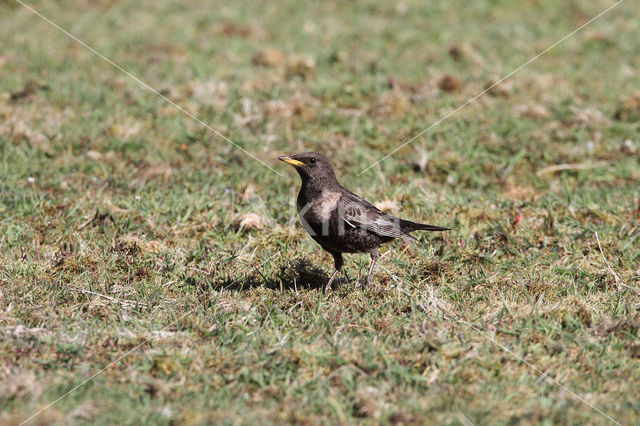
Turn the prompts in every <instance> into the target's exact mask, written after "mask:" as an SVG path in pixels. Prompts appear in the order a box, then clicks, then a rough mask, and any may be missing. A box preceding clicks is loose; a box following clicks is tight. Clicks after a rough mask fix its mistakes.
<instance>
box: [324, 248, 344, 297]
mask: <svg viewBox="0 0 640 426" xmlns="http://www.w3.org/2000/svg"><path fill="white" fill-rule="evenodd" d="M331 255H332V256H333V264H334V266H335V271H333V274H331V278H329V282H328V283H327V285H326V286H325V287H324V292H325V293H327V292H328V291H329V290H331V284H333V280H334V279H335V278H336V275H338V272H340V269H342V265H343V264H344V261H343V260H342V253H336V252H331Z"/></svg>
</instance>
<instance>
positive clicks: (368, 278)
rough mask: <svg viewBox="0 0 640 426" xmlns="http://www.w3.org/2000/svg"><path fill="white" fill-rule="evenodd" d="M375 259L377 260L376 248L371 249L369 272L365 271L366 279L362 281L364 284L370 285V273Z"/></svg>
mask: <svg viewBox="0 0 640 426" xmlns="http://www.w3.org/2000/svg"><path fill="white" fill-rule="evenodd" d="M376 260H378V249H377V248H376V249H373V250H372V251H371V264H370V265H369V272H368V273H367V279H366V281H365V282H364V285H366V286H370V285H371V273H372V272H373V267H374V266H375V265H376Z"/></svg>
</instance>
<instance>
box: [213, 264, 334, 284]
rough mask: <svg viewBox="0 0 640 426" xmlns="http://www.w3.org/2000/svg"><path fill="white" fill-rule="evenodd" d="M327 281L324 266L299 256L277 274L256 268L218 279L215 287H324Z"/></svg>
mask: <svg viewBox="0 0 640 426" xmlns="http://www.w3.org/2000/svg"><path fill="white" fill-rule="evenodd" d="M327 281H329V276H328V275H327V274H326V273H325V271H324V270H323V269H322V268H319V267H317V266H314V265H313V264H312V263H311V262H309V261H308V260H307V259H304V258H298V259H292V260H290V261H288V262H287V263H285V264H284V265H282V266H281V267H280V271H279V272H277V273H275V274H272V275H266V274H264V273H262V272H260V271H259V270H258V269H257V268H256V269H255V270H254V271H253V272H252V273H250V274H248V275H245V276H242V277H228V278H227V279H225V280H222V281H217V282H216V283H215V285H214V287H218V288H220V287H221V288H224V289H227V290H247V289H251V288H255V287H265V288H270V289H274V290H292V289H323V288H324V286H325V285H326V284H327ZM336 284H338V285H340V283H336Z"/></svg>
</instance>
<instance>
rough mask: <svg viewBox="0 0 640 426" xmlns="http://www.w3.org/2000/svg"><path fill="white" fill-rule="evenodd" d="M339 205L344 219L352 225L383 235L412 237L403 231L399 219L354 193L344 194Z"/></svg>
mask: <svg viewBox="0 0 640 426" xmlns="http://www.w3.org/2000/svg"><path fill="white" fill-rule="evenodd" d="M338 206H339V208H340V211H341V212H342V215H343V220H344V221H345V222H346V223H347V224H349V225H350V226H352V227H357V228H363V229H366V230H367V231H369V232H373V233H374V234H377V235H380V236H382V237H393V238H407V237H409V238H411V237H410V236H409V235H407V234H405V233H404V232H402V229H401V228H400V221H399V219H396V218H394V217H393V216H389V215H387V214H385V213H383V212H382V211H380V210H379V209H378V208H376V207H375V206H374V205H373V204H371V203H369V202H368V201H366V200H363V199H362V198H360V197H358V196H357V195H355V194H353V193H347V194H342V197H340V201H338Z"/></svg>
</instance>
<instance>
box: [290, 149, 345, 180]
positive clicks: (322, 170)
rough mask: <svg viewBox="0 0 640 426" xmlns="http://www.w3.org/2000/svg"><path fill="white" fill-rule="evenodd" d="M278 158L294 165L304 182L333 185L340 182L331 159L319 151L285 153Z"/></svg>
mask: <svg viewBox="0 0 640 426" xmlns="http://www.w3.org/2000/svg"><path fill="white" fill-rule="evenodd" d="M278 159H279V160H280V161H284V162H285V163H288V164H291V165H292V166H294V167H295V168H296V171H297V172H298V174H299V175H300V177H301V178H302V183H303V184H306V183H311V184H317V185H332V184H334V183H335V184H337V183H338V180H337V179H336V175H335V173H334V172H333V167H331V163H330V162H329V159H328V158H327V157H326V156H324V155H322V154H320V153H318V152H301V153H300V154H296V155H291V156H287V155H283V156H281V157H278Z"/></svg>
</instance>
